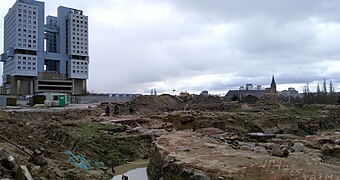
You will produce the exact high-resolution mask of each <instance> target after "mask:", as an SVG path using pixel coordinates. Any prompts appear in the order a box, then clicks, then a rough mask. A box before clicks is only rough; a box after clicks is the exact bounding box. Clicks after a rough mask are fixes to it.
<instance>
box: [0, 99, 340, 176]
mask: <svg viewBox="0 0 340 180" xmlns="http://www.w3.org/2000/svg"><path fill="white" fill-rule="evenodd" d="M114 105H115V104H111V107H113V106H114ZM117 106H118V107H119V111H120V112H119V114H118V115H113V114H111V115H110V117H104V116H103V115H102V113H103V112H104V109H105V107H106V104H103V105H102V106H98V107H94V106H89V108H83V109H76V108H73V109H61V110H60V109H59V110H54V109H52V108H51V109H46V108H42V109H41V110H39V109H34V111H31V110H24V111H13V110H12V111H8V112H5V111H0V134H1V135H2V136H3V137H4V138H6V139H7V140H8V141H10V142H12V144H11V143H10V142H8V141H6V140H4V139H3V138H0V158H2V159H1V160H0V177H8V178H15V176H13V174H14V175H15V174H16V172H14V169H15V168H14V166H12V165H11V162H10V161H9V160H8V157H9V156H13V157H14V159H15V161H16V165H17V166H20V165H26V166H27V169H28V171H29V172H30V173H31V174H32V176H33V178H34V179H111V178H112V175H113V174H112V171H111V167H112V166H114V167H116V166H118V165H122V164H126V163H127V162H132V161H134V160H137V159H147V158H149V159H150V164H149V166H148V170H147V171H148V174H149V177H150V178H151V179H155V180H158V179H160V178H163V179H171V180H173V179H175V180H176V179H254V178H256V179H269V178H272V177H274V178H276V179H301V178H305V177H306V178H313V177H317V178H323V179H325V178H326V179H327V178H328V179H332V178H333V179H336V178H338V179H339V178H340V174H339V172H340V168H339V167H340V140H339V139H340V135H339V134H340V133H339V129H340V127H339V125H340V108H339V106H325V105H308V106H305V105H299V104H298V105H295V104H284V103H270V104H269V103H265V102H255V103H237V102H236V103H235V102H231V103H230V102H225V101H223V99H221V98H218V97H211V96H208V97H201V96H199V97H197V98H194V99H190V100H182V99H180V98H178V97H174V96H169V95H162V96H140V97H138V98H136V99H134V100H133V101H131V102H127V103H121V104H117ZM131 108H132V109H133V111H132V112H129V109H131ZM249 133H253V134H249ZM13 143H14V144H15V145H17V146H18V147H19V148H18V147H15V146H14V145H13ZM23 151H24V152H23ZM65 152H67V153H68V155H67V154H66V153H65ZM70 152H71V155H70ZM70 156H71V157H72V158H73V162H69V161H70ZM6 159H7V160H6ZM85 166H86V167H87V168H88V169H89V170H86V167H85Z"/></svg>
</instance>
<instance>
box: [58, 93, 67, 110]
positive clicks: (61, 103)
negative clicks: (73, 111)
mask: <svg viewBox="0 0 340 180" xmlns="http://www.w3.org/2000/svg"><path fill="white" fill-rule="evenodd" d="M58 101H59V106H61V107H65V104H66V103H65V102H66V97H65V95H59V96H58Z"/></svg>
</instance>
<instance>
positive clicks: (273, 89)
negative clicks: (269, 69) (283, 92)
mask: <svg viewBox="0 0 340 180" xmlns="http://www.w3.org/2000/svg"><path fill="white" fill-rule="evenodd" d="M270 88H271V90H272V92H276V82H275V78H274V75H273V77H272V83H271V84H270Z"/></svg>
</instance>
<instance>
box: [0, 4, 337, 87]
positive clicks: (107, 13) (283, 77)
mask: <svg viewBox="0 0 340 180" xmlns="http://www.w3.org/2000/svg"><path fill="white" fill-rule="evenodd" d="M14 2H15V0H1V6H0V23H1V28H0V34H1V36H2V37H3V17H4V16H5V14H6V13H7V11H8V8H10V7H11V6H12V5H13V4H14ZM60 5H62V6H66V7H72V8H76V9H81V10H83V11H84V14H85V15H88V16H89V28H90V29H89V31H90V37H89V38H90V77H89V80H88V90H89V91H94V92H138V93H143V92H150V89H151V88H156V89H157V92H167V93H170V92H172V91H171V90H172V89H176V92H181V91H188V92H200V91H202V90H209V91H210V92H215V93H226V92H227V91H228V90H229V89H235V88H236V89H237V88H238V87H239V86H241V85H244V84H246V83H252V84H254V85H257V84H261V85H263V86H268V85H269V84H270V81H271V76H272V75H273V74H274V75H275V77H276V82H277V84H278V89H279V90H284V89H287V88H288V87H290V86H292V87H295V88H297V89H298V90H300V91H302V88H303V86H304V85H305V84H306V83H307V82H310V83H312V82H318V81H319V82H321V81H322V80H323V79H324V78H326V79H327V80H332V81H333V83H334V84H336V85H337V87H336V89H337V90H340V88H339V87H338V86H340V80H339V77H340V1H339V0H275V1H274V0H97V1H93V0H87V1H85V0H72V1H70V0H58V1H55V0H45V10H46V11H45V16H46V15H56V11H57V7H58V6H60ZM0 49H1V50H2V49H3V38H1V41H0ZM1 74H2V66H1ZM311 89H312V90H313V91H315V90H314V89H313V87H311Z"/></svg>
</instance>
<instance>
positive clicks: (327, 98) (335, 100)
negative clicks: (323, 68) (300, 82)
mask: <svg viewBox="0 0 340 180" xmlns="http://www.w3.org/2000/svg"><path fill="white" fill-rule="evenodd" d="M303 103H305V104H340V96H339V94H337V93H336V92H335V86H334V84H333V82H332V80H329V83H328V86H327V81H326V79H324V80H323V83H322V87H320V84H319V83H318V84H317V86H316V92H315V93H312V92H310V89H309V84H308V83H307V85H306V86H305V87H304V89H303Z"/></svg>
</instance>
